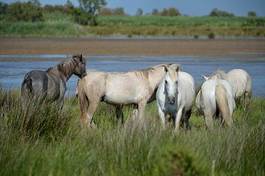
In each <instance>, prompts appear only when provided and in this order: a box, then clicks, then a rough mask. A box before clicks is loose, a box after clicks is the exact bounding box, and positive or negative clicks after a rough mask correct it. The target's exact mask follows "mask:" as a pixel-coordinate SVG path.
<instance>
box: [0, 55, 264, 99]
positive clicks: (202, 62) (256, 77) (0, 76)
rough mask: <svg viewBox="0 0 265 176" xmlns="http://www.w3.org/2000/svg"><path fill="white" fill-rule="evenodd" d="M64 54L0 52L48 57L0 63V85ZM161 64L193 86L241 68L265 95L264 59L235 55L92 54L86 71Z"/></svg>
mask: <svg viewBox="0 0 265 176" xmlns="http://www.w3.org/2000/svg"><path fill="white" fill-rule="evenodd" d="M66 57H67V56H66V55H0V58H10V60H11V59H16V60H17V59H22V60H23V59H29V58H30V59H32V60H34V59H36V60H37V59H38V58H39V59H45V58H47V59H49V61H41V62H34V61H30V62H28V61H27V62H26V61H25V62H24V61H18V62H17V61H16V62H6V61H5V62H0V84H1V86H2V87H4V88H6V89H11V88H20V85H21V82H22V80H23V77H24V75H25V74H26V73H27V72H29V71H30V70H34V69H40V70H46V69H47V68H49V67H51V66H54V65H55V64H57V63H58V62H57V61H51V59H52V58H66ZM161 63H179V64H181V65H182V69H183V70H184V71H186V72H188V73H190V74H191V75H192V76H193V77H194V79H195V81H196V85H199V84H200V83H201V82H202V81H203V80H202V77H201V75H203V74H204V75H208V74H211V73H212V72H213V71H215V70H216V69H223V70H225V71H229V70H230V69H233V68H243V69H245V70H246V71H247V72H249V74H250V75H251V77H252V79H253V94H254V96H260V97H265V91H264V88H265V58H257V59H253V58H252V59H238V58H219V59H215V58H196V57H182V56H168V57H167V56H163V57H149V56H148V57H131V56H92V57H89V58H88V60H87V69H88V70H100V71H107V72H112V71H114V72H126V71H130V70H136V69H142V68H146V67H150V66H153V65H157V64H161ZM76 80H77V77H75V76H73V77H72V78H71V79H70V80H69V81H68V83H67V89H68V91H67V95H73V93H74V90H75V86H76Z"/></svg>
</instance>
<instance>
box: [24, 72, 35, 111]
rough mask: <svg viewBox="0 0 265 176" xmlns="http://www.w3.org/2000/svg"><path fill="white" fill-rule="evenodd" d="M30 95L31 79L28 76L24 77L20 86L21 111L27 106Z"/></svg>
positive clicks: (31, 92) (31, 90) (31, 89)
mask: <svg viewBox="0 0 265 176" xmlns="http://www.w3.org/2000/svg"><path fill="white" fill-rule="evenodd" d="M32 94H33V87H32V79H31V77H30V76H25V78H24V80H23V82H22V85H21V103H22V106H23V109H25V108H26V107H27V106H28V103H29V100H30V97H31V96H32Z"/></svg>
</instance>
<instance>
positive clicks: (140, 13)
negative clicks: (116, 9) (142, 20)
mask: <svg viewBox="0 0 265 176" xmlns="http://www.w3.org/2000/svg"><path fill="white" fill-rule="evenodd" d="M143 13H144V11H143V9H141V8H139V9H137V11H136V14H135V15H136V16H142V15H143Z"/></svg>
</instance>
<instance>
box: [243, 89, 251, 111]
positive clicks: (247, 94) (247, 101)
mask: <svg viewBox="0 0 265 176" xmlns="http://www.w3.org/2000/svg"><path fill="white" fill-rule="evenodd" d="M250 101H251V92H245V93H244V110H245V111H246V109H247V108H248V107H249V105H250Z"/></svg>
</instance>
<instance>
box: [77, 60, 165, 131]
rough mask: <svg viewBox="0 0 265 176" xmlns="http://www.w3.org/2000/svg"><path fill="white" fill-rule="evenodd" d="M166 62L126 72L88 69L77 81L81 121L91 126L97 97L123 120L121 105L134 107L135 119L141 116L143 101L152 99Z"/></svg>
mask: <svg viewBox="0 0 265 176" xmlns="http://www.w3.org/2000/svg"><path fill="white" fill-rule="evenodd" d="M165 67H167V65H166V64H161V65H157V66H154V67H151V68H147V69H144V70H139V71H131V72H126V73H106V72H88V73H87V76H85V77H84V78H83V79H81V80H80V81H79V82H78V85H77V86H78V88H77V92H78V99H79V105H80V110H81V122H82V123H83V124H84V125H85V126H89V127H93V126H95V125H94V123H93V114H94V112H95V111H96V109H97V106H98V104H99V102H100V101H105V102H106V103H109V104H112V105H114V106H115V107H116V115H117V117H118V118H120V117H121V120H122V121H123V113H122V107H123V105H128V104H133V105H136V107H137V113H136V114H137V117H138V119H139V120H140V119H142V118H143V114H144V109H145V106H146V104H147V103H149V102H151V101H153V100H155V93H156V90H157V87H158V85H159V83H160V81H161V80H162V79H163V77H164V75H165V73H166V72H165V69H164V68H165Z"/></svg>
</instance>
